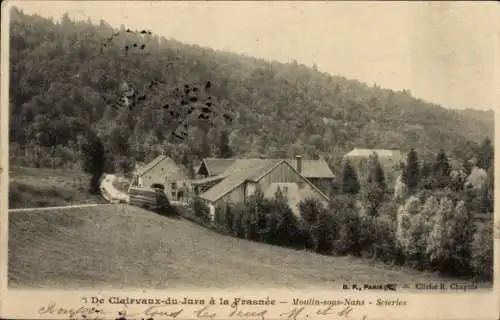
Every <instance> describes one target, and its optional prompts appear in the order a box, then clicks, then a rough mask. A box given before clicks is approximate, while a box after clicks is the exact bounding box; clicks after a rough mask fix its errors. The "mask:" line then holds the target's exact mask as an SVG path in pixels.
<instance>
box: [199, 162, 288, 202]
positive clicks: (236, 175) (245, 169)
mask: <svg viewBox="0 0 500 320" xmlns="http://www.w3.org/2000/svg"><path fill="white" fill-rule="evenodd" d="M279 162H281V160H272V159H235V161H234V163H233V164H232V165H231V166H230V167H229V168H228V169H227V170H226V171H224V173H223V174H222V175H223V176H225V179H224V180H222V181H221V182H219V183H218V184H216V185H215V186H213V187H212V188H210V189H209V190H207V191H206V192H204V193H202V194H201V195H200V197H201V198H203V199H206V200H209V201H216V200H218V199H219V198H221V197H223V196H225V195H226V194H227V193H229V192H230V191H232V190H233V189H234V188H236V187H238V186H239V185H241V184H242V183H243V182H244V181H245V180H247V179H249V178H250V177H252V176H255V175H258V174H259V173H260V172H263V173H264V172H266V171H267V170H270V169H271V168H272V167H273V166H274V165H276V164H278V163H279Z"/></svg>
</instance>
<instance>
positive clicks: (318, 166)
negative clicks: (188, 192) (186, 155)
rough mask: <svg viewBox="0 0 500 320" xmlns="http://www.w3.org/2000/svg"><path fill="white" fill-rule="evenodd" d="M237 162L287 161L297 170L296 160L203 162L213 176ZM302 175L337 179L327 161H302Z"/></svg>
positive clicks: (206, 160)
mask: <svg viewBox="0 0 500 320" xmlns="http://www.w3.org/2000/svg"><path fill="white" fill-rule="evenodd" d="M236 160H250V161H252V162H259V161H261V162H263V163H266V162H268V161H270V160H273V161H279V160H286V161H288V163H290V164H291V165H292V166H294V167H295V168H296V166H297V160H296V159H260V158H258V159H235V158H232V159H217V158H207V159H204V160H203V162H204V163H205V166H206V167H207V169H208V172H209V174H210V175H211V176H216V175H219V174H222V173H223V172H225V170H226V169H228V168H229V167H231V165H232V164H233V163H235V161H236ZM302 175H303V176H304V177H306V178H335V175H334V174H333V172H332V170H331V169H330V167H329V166H328V164H327V163H326V161H325V160H305V159H302Z"/></svg>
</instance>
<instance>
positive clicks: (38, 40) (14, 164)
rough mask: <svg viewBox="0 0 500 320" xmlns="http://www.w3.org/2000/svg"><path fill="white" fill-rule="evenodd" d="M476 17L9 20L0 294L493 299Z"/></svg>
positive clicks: (484, 38)
mask: <svg viewBox="0 0 500 320" xmlns="http://www.w3.org/2000/svg"><path fill="white" fill-rule="evenodd" d="M491 4H492V3H489V4H488V2H485V3H484V4H477V5H472V4H471V3H469V4H468V5H467V3H465V2H464V3H461V2H415V3H414V2H412V3H409V2H390V1H382V2H377V3H373V2H361V1H360V2H357V1H355V2H341V1H338V2H337V1H333V2H328V1H322V2H302V1H296V2H285V1H283V2H282V1H275V2H267V1H259V2H232V1H222V2H212V1H194V2H185V1H182V2H176V1H165V2H162V1H157V2H147V1H143V2H132V1H130V2H128V1H124V2H114V1H113V2H106V1H92V2H90V1H74V2H73V1H10V2H9V3H8V5H7V6H3V8H2V10H7V11H8V13H3V14H6V15H8V16H9V26H8V37H9V47H8V49H5V48H4V47H3V45H2V50H8V53H6V54H8V60H2V64H3V63H8V70H9V74H8V76H7V75H4V74H2V78H4V77H5V79H2V81H8V91H7V92H8V107H7V106H4V107H3V108H5V109H8V118H2V122H4V126H8V130H7V129H6V130H4V131H2V134H3V133H4V132H7V134H8V149H7V146H4V147H2V157H7V154H6V153H4V150H8V168H5V167H4V168H3V169H2V170H3V172H4V174H8V186H5V187H4V186H2V192H4V190H8V195H7V191H5V197H4V198H2V201H3V200H4V199H5V200H6V199H7V198H8V213H5V215H4V213H3V212H2V215H4V218H5V219H4V220H2V221H5V223H6V224H8V245H6V247H8V254H6V255H5V257H7V256H8V257H7V261H2V263H4V264H5V265H6V266H7V277H6V280H8V283H7V287H8V289H9V290H11V289H12V290H24V289H30V290H31V289H37V290H59V289H61V290H62V289H64V290H70V289H71V290H80V289H89V290H92V289H99V290H105V289H114V290H125V289H129V288H136V289H148V290H149V289H151V290H167V289H168V290H176V289H186V288H187V289H196V288H204V289H227V288H246V287H252V288H262V290H264V289H265V288H278V287H279V288H289V289H294V290H302V289H310V288H322V289H328V290H332V291H336V290H350V292H352V291H353V290H359V291H363V292H365V291H370V292H375V291H376V290H377V289H381V290H382V292H384V290H385V291H387V290H389V291H399V292H403V291H408V292H412V293H415V294H422V295H425V294H428V293H431V292H435V291H439V290H445V291H447V292H448V293H451V292H453V293H457V296H458V293H462V292H469V293H471V292H472V293H475V292H490V293H491V292H493V290H494V283H493V279H494V254H493V247H494V238H495V235H496V234H497V232H496V231H497V230H496V228H495V227H494V226H495V224H494V145H495V141H494V140H495V139H494V138H495V137H494V132H495V115H496V111H495V108H497V107H498V95H497V92H496V91H497V90H498V78H495V77H497V75H496V74H495V72H496V69H495V64H494V62H495V60H497V59H498V43H499V42H498V41H499V36H498V34H499V33H498V29H497V28H494V27H493V28H492V27H491V26H492V22H493V20H494V19H497V17H498V16H497V15H494V10H493V9H492V8H497V7H492V6H491ZM4 16H5V15H4ZM4 16H3V17H4ZM3 17H2V18H3ZM5 32H7V31H5ZM7 78H8V79H7ZM6 88H7V87H6ZM7 92H5V94H6V95H7ZM5 101H7V98H5ZM6 113H7V112H6ZM6 113H4V114H6ZM7 119H8V121H7ZM7 123H8V124H7ZM4 181H6V180H4ZM5 208H6V207H5ZM7 219H8V222H7ZM368 318H369V317H368ZM368 318H367V319H368ZM151 319H152V318H151ZM239 319H243V318H239ZM266 319H267V318H266ZM304 319H305V318H304Z"/></svg>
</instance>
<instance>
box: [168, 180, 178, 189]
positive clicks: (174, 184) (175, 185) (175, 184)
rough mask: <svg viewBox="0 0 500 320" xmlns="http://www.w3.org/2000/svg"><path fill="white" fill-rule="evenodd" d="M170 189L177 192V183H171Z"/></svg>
mask: <svg viewBox="0 0 500 320" xmlns="http://www.w3.org/2000/svg"><path fill="white" fill-rule="evenodd" d="M170 188H171V189H172V190H177V182H172V184H171V186H170Z"/></svg>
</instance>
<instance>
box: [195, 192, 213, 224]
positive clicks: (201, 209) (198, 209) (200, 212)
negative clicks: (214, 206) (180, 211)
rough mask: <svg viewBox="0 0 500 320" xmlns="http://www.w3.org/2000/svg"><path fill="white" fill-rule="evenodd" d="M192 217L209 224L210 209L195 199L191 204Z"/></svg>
mask: <svg viewBox="0 0 500 320" xmlns="http://www.w3.org/2000/svg"><path fill="white" fill-rule="evenodd" d="M191 205H192V208H193V212H194V215H195V216H196V217H198V218H200V219H202V220H203V221H205V222H210V220H211V217H210V208H209V207H208V205H207V204H206V203H205V202H203V201H202V200H201V199H199V198H196V199H194V200H193V202H192V203H191Z"/></svg>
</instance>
